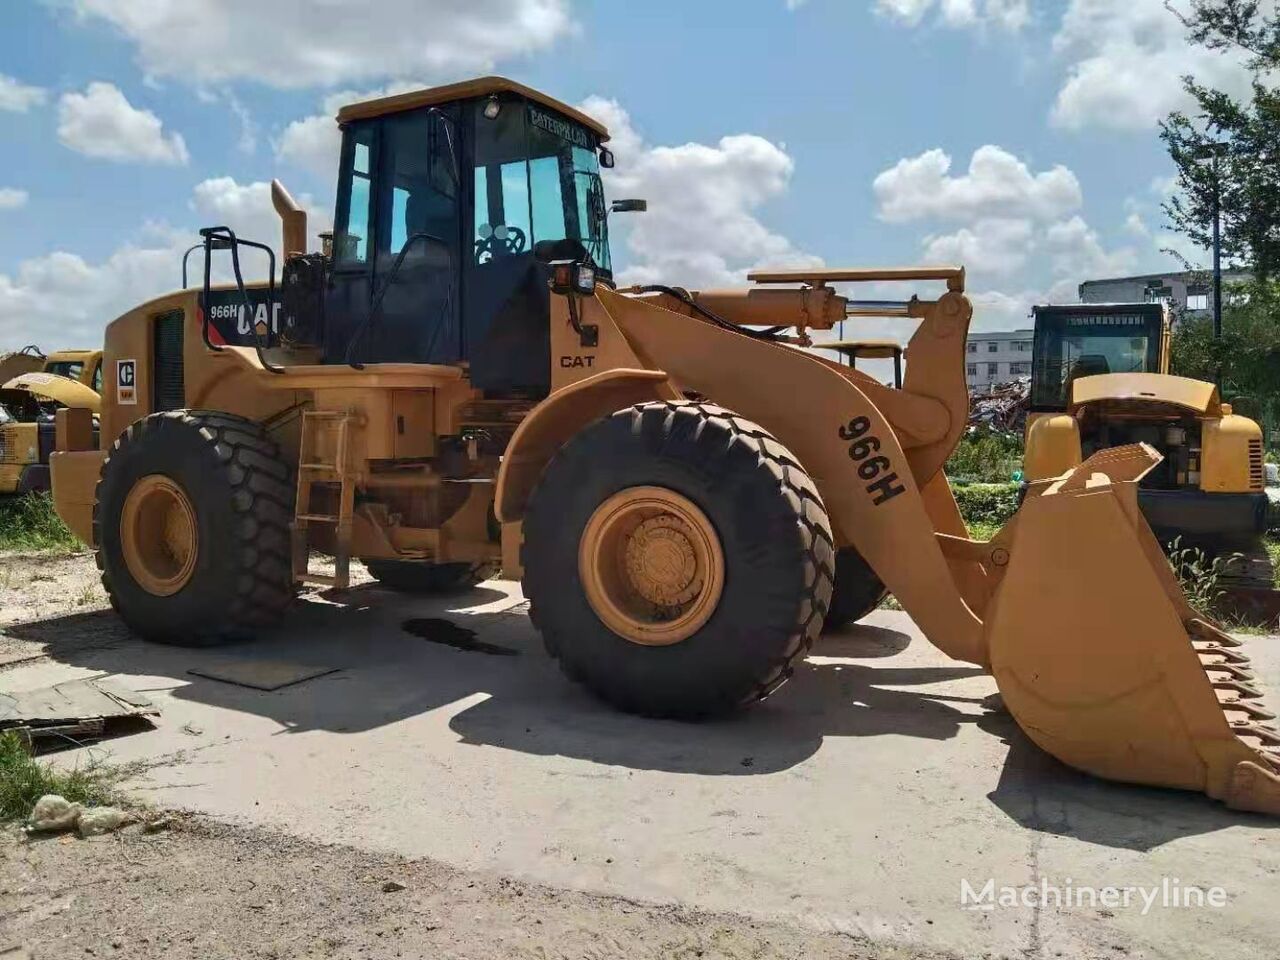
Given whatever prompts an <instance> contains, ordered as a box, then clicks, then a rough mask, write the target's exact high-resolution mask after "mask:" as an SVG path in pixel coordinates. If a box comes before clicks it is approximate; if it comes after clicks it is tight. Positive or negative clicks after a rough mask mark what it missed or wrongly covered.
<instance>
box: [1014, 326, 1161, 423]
mask: <svg viewBox="0 0 1280 960" xmlns="http://www.w3.org/2000/svg"><path fill="white" fill-rule="evenodd" d="M1032 313H1033V315H1034V317H1035V339H1034V344H1033V348H1032V354H1031V410H1032V412H1033V413H1057V412H1061V411H1063V410H1066V409H1067V405H1068V404H1069V403H1070V401H1071V384H1072V383H1074V382H1075V381H1076V380H1078V379H1080V378H1081V377H1088V376H1096V375H1098V374H1104V373H1168V372H1169V369H1168V356H1169V350H1168V342H1169V330H1170V325H1169V318H1168V314H1167V311H1166V309H1165V307H1164V305H1163V304H1160V303H1106V304H1089V303H1086V304H1070V305H1065V306H1041V307H1034V308H1033V309H1032Z"/></svg>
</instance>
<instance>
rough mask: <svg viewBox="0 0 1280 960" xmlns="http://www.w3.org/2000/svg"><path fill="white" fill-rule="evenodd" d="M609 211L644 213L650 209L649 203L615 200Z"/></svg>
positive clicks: (646, 201) (644, 201)
mask: <svg viewBox="0 0 1280 960" xmlns="http://www.w3.org/2000/svg"><path fill="white" fill-rule="evenodd" d="M609 209H610V210H611V211H612V212H614V213H644V212H645V211H646V210H648V209H649V201H648V200H615V201H613V204H612V206H610V208H609Z"/></svg>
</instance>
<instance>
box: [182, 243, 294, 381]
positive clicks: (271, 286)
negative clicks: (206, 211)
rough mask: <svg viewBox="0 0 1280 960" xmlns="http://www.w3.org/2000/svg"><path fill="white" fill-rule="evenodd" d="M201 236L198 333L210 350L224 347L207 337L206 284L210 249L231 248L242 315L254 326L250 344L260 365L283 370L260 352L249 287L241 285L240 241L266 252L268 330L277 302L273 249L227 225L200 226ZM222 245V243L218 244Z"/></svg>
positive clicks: (210, 260) (207, 295)
mask: <svg viewBox="0 0 1280 960" xmlns="http://www.w3.org/2000/svg"><path fill="white" fill-rule="evenodd" d="M200 236H201V237H202V238H203V239H204V288H203V289H202V290H201V291H200V316H201V325H200V334H201V336H202V337H203V338H204V345H205V346H206V347H208V348H209V349H211V350H215V351H221V350H222V349H223V347H220V346H217V345H215V344H213V343H212V342H210V340H209V309H208V303H209V284H210V275H211V272H212V261H213V251H214V250H215V249H229V250H230V251H231V271H232V273H234V274H235V278H236V289H237V290H238V291H239V293H240V297H241V299H242V300H243V301H244V311H245V318H246V319H247V320H249V321H250V323H249V326H250V329H252V330H253V346H254V350H255V351H256V352H257V354H258V362H259V363H261V364H262V366H263V368H264V369H266V370H269V371H271V372H272V373H284V372H285V371H284V367H278V366H276V365H275V364H273V363H271V362H270V361H269V360H268V359H267V358H266V356H265V355H264V354H263V352H262V337H261V336H260V335H259V333H258V331H257V328H256V327H254V325H253V323H252V319H253V304H252V303H251V302H250V300H249V291H248V290H247V289H246V288H245V285H244V276H243V275H242V274H241V272H240V244H244V245H245V246H246V247H253V248H255V249H257V250H264V251H266V254H267V304H268V311H269V314H268V320H267V332H268V333H270V331H271V317H272V316H273V314H274V307H275V302H276V253H275V251H274V250H272V249H271V247H269V246H268V245H267V244H265V243H258V242H257V241H256V240H243V239H241V238H239V237H237V236H236V233H235V231H234V230H232V229H231V228H230V227H227V226H220V227H202V228H201V230H200ZM221 245H225V247H223V246H221Z"/></svg>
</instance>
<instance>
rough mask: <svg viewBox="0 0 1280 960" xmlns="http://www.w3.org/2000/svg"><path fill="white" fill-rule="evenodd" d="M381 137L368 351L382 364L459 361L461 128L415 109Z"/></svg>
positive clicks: (435, 111)
mask: <svg viewBox="0 0 1280 960" xmlns="http://www.w3.org/2000/svg"><path fill="white" fill-rule="evenodd" d="M381 139H382V157H381V161H380V163H379V174H380V178H381V183H380V185H379V190H378V215H377V218H376V219H377V226H376V228H375V230H374V236H375V238H376V241H377V242H376V250H375V254H374V268H373V298H374V304H373V306H374V309H375V310H376V315H375V317H374V321H373V325H372V327H371V329H370V330H369V337H368V340H369V342H368V344H367V347H368V350H369V351H370V353H371V355H372V357H373V358H376V359H378V360H383V361H409V362H415V363H454V362H456V361H458V360H459V359H461V356H462V353H461V350H462V346H461V329H460V326H459V316H460V311H459V302H458V297H459V291H458V286H459V275H460V273H461V270H460V263H459V246H460V237H461V233H460V224H459V193H460V190H459V186H460V183H459V180H460V176H459V167H458V154H457V150H458V142H457V134H456V128H455V126H454V124H453V121H452V118H451V117H450V115H449V114H448V113H447V112H444V111H442V110H441V109H439V108H432V109H426V110H416V111H412V112H408V113H401V114H395V115H392V116H389V117H386V118H385V119H384V120H383V125H382V138H381ZM378 297H381V303H380V305H379V304H378V303H377V298H378Z"/></svg>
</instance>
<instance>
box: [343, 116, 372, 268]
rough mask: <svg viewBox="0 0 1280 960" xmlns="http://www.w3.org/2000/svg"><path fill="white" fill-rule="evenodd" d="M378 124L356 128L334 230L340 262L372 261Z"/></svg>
mask: <svg viewBox="0 0 1280 960" xmlns="http://www.w3.org/2000/svg"><path fill="white" fill-rule="evenodd" d="M373 135H374V127H373V125H372V124H366V125H364V126H362V127H356V128H352V130H351V133H350V134H349V136H350V139H351V148H350V152H349V154H348V155H347V157H346V163H345V164H344V170H343V173H342V180H341V182H340V183H339V186H338V196H339V206H340V209H339V212H338V220H339V223H338V224H337V225H336V228H335V230H334V259H335V260H336V261H337V263H338V265H339V266H353V265H359V264H363V263H367V262H368V261H369V247H370V241H371V239H372V237H371V233H370V231H371V230H372V229H373V223H372V220H373V218H372V215H371V214H372V201H373Z"/></svg>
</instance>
